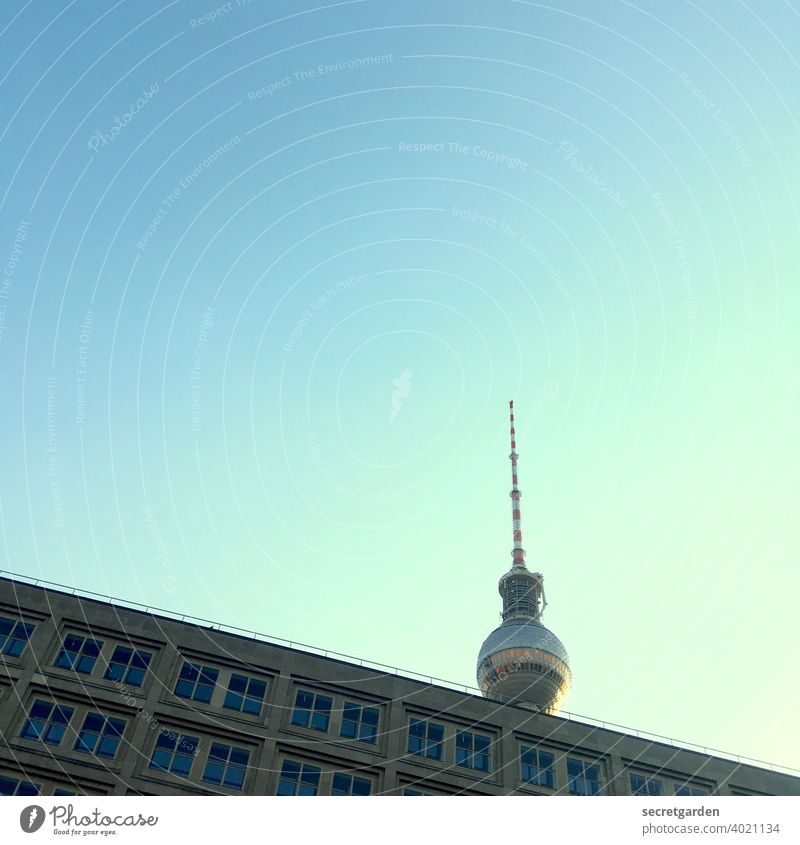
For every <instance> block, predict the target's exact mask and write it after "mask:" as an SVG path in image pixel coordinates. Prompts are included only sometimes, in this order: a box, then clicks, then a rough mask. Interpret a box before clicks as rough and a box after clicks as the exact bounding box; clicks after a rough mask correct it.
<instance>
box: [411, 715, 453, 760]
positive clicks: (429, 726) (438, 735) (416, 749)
mask: <svg viewBox="0 0 800 845" xmlns="http://www.w3.org/2000/svg"><path fill="white" fill-rule="evenodd" d="M443 740H444V725H437V724H436V723H435V722H426V721H424V720H423V719H411V720H410V722H409V724H408V751H409V753H410V754H416V755H417V756H418V757H430V758H431V759H432V760H441V759H442V745H443Z"/></svg>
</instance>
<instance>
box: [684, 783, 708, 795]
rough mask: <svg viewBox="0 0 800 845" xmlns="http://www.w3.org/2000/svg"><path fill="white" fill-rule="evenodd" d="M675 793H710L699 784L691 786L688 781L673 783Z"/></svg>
mask: <svg viewBox="0 0 800 845" xmlns="http://www.w3.org/2000/svg"><path fill="white" fill-rule="evenodd" d="M675 794H676V795H710V794H711V793H710V792H709V791H708V790H707V789H704V788H703V787H701V786H692V785H691V784H690V783H682V784H677V783H676V784H675Z"/></svg>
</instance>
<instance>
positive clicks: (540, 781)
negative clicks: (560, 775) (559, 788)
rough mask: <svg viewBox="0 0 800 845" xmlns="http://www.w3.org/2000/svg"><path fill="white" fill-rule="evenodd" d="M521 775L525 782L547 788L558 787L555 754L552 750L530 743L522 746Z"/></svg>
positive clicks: (520, 758) (520, 756)
mask: <svg viewBox="0 0 800 845" xmlns="http://www.w3.org/2000/svg"><path fill="white" fill-rule="evenodd" d="M519 760H520V766H521V767H522V771H521V774H520V777H521V779H522V781H523V783H532V784H534V785H535V786H544V787H546V788H547V789H555V788H556V764H555V760H556V758H555V755H554V754H552V753H551V752H550V751H542V750H540V749H539V748H535V747H533V746H530V745H523V746H522V747H521V748H520V755H519Z"/></svg>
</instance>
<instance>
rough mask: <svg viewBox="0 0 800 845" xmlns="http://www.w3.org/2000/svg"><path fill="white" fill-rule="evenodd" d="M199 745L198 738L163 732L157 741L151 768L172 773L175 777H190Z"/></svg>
mask: <svg viewBox="0 0 800 845" xmlns="http://www.w3.org/2000/svg"><path fill="white" fill-rule="evenodd" d="M197 743H198V739H197V737H196V736H182V735H181V734H176V733H172V732H171V731H162V732H161V733H160V734H159V735H158V739H157V740H156V747H155V750H154V751H153V757H152V759H151V760H150V768H151V769H160V770H161V771H163V772H172V773H173V774H174V775H188V774H189V772H190V771H191V770H192V763H193V762H194V756H195V754H196V753H197Z"/></svg>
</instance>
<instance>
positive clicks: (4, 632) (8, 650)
mask: <svg viewBox="0 0 800 845" xmlns="http://www.w3.org/2000/svg"><path fill="white" fill-rule="evenodd" d="M35 627H36V626H35V625H29V624H28V623H26V622H21V621H20V620H18V619H6V617H5V616H0V654H5V655H8V656H9V657H19V656H20V655H21V654H22V652H23V651H24V650H25V646H26V645H27V643H28V640H29V639H30V638H31V634H32V633H33V629H34V628H35ZM24 794H26V795H27V794H29V793H24ZM30 794H35V793H30Z"/></svg>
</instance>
